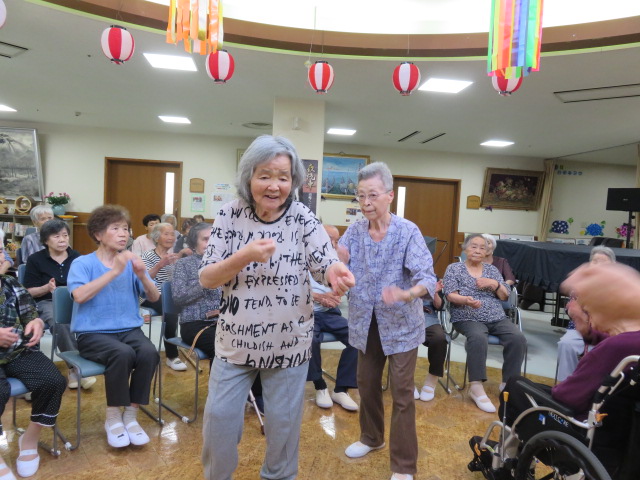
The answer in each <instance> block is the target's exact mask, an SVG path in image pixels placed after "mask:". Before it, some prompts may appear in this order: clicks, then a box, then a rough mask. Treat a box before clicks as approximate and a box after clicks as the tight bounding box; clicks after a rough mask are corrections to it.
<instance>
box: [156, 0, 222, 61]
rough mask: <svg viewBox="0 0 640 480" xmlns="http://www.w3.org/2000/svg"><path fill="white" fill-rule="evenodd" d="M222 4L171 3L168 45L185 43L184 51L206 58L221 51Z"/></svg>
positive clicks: (208, 0)
mask: <svg viewBox="0 0 640 480" xmlns="http://www.w3.org/2000/svg"><path fill="white" fill-rule="evenodd" d="M222 40H223V30H222V1H220V0H171V2H170V4H169V22H168V25H167V43H174V44H175V43H178V42H180V41H183V42H184V49H185V50H186V51H187V52H189V53H192V52H196V53H199V54H200V55H207V54H209V53H214V52H216V51H217V50H218V49H219V48H222Z"/></svg>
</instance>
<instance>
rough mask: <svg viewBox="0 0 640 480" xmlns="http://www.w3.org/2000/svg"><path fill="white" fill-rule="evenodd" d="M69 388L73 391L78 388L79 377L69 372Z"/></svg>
mask: <svg viewBox="0 0 640 480" xmlns="http://www.w3.org/2000/svg"><path fill="white" fill-rule="evenodd" d="M67 386H68V387H69V388H71V389H75V388H78V376H77V375H76V374H75V373H72V372H69V381H68V382H67Z"/></svg>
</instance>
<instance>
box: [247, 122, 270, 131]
mask: <svg viewBox="0 0 640 480" xmlns="http://www.w3.org/2000/svg"><path fill="white" fill-rule="evenodd" d="M242 126H243V127H246V128H251V129H253V130H269V129H270V128H271V127H273V125H272V124H271V123H267V122H247V123H243V124H242Z"/></svg>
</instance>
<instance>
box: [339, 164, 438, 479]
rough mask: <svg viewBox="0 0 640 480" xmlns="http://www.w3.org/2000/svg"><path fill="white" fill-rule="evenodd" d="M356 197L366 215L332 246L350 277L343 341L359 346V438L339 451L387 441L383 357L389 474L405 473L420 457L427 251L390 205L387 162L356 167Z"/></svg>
mask: <svg viewBox="0 0 640 480" xmlns="http://www.w3.org/2000/svg"><path fill="white" fill-rule="evenodd" d="M357 199H358V201H359V202H360V207H361V208H362V213H363V214H364V216H365V218H364V219H363V220H360V221H358V222H356V223H354V224H353V225H351V226H350V227H349V228H348V229H347V231H346V232H345V234H344V236H343V237H342V238H341V239H340V243H339V246H338V254H339V255H340V258H341V259H342V260H343V261H344V262H348V265H349V268H350V269H351V271H352V272H353V274H354V277H355V280H356V286H355V287H354V288H353V289H352V290H351V293H350V296H349V342H350V343H351V345H353V346H354V347H355V348H357V349H358V350H359V352H358V376H357V378H358V389H359V390H360V440H359V441H357V442H355V443H354V444H352V445H350V446H349V447H348V448H347V449H346V451H345V454H346V455H347V456H348V457H351V458H356V457H362V456H364V455H366V454H367V453H369V452H370V451H372V450H375V449H378V448H382V447H384V446H385V443H384V408H383V403H382V390H381V388H380V384H381V381H382V371H383V369H384V365H385V362H386V360H387V358H388V359H389V375H390V376H391V396H392V398H393V413H392V415H391V432H390V438H389V443H390V455H391V471H392V472H393V473H392V476H391V479H392V480H410V479H412V478H413V475H414V474H415V473H416V471H417V459H418V439H417V435H416V422H415V420H416V419H415V404H414V398H413V391H414V383H413V377H414V373H415V367H416V359H417V357H418V346H419V345H420V344H421V343H422V342H424V340H425V323H424V316H423V308H422V300H421V299H420V297H422V296H424V295H427V294H429V295H430V296H431V297H433V295H435V284H436V277H435V274H434V272H433V259H432V258H431V254H430V253H429V250H428V249H427V246H426V244H425V241H424V237H423V236H422V234H421V233H420V230H419V229H418V227H417V226H416V225H415V224H413V223H411V222H410V221H408V220H405V219H403V218H400V217H397V216H395V215H393V214H392V213H390V211H389V206H390V205H391V202H392V200H393V177H392V176H391V172H390V171H389V168H388V167H387V165H385V164H384V163H381V162H376V163H372V164H371V165H368V166H366V167H364V168H363V169H362V170H360V172H359V173H358V189H357Z"/></svg>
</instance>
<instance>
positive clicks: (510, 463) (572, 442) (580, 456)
mask: <svg viewBox="0 0 640 480" xmlns="http://www.w3.org/2000/svg"><path fill="white" fill-rule="evenodd" d="M639 362H640V355H634V356H629V357H626V358H625V359H623V360H622V361H620V363H619V364H618V365H617V366H616V368H615V369H614V370H613V372H611V374H610V375H608V376H607V378H605V380H604V382H603V383H602V385H601V386H600V388H599V389H598V391H597V392H596V394H595V395H594V398H593V403H592V405H591V409H590V410H589V413H588V416H587V419H586V420H582V421H581V420H578V419H576V418H575V417H574V416H573V412H572V411H571V410H570V409H568V408H567V407H565V406H564V405H562V404H560V403H558V402H556V401H555V400H553V398H552V397H551V395H550V394H548V393H547V392H545V391H543V390H540V389H539V388H536V387H534V386H533V385H532V384H530V383H527V382H526V380H523V379H519V380H517V381H516V382H517V385H518V387H521V388H520V393H522V394H523V395H524V397H525V398H526V401H528V403H530V407H528V408H526V409H524V410H523V411H522V412H521V413H520V414H518V415H517V417H516V418H515V420H513V421H511V422H507V414H508V408H509V398H508V397H509V394H508V392H503V399H504V401H505V402H504V408H505V410H504V412H505V414H504V415H503V418H502V421H499V420H498V421H494V422H492V423H491V424H490V425H489V427H488V428H487V431H486V433H485V434H484V436H483V437H479V436H476V437H473V438H471V439H470V441H469V445H470V446H471V450H472V451H473V453H474V457H473V460H472V461H471V462H470V463H469V465H468V468H469V470H471V471H472V472H482V474H483V475H484V477H485V478H486V479H488V480H514V479H515V480H535V479H540V480H542V479H545V480H547V479H548V480H552V479H553V480H562V479H564V480H631V479H634V480H637V479H639V478H640V364H639ZM508 423H511V424H510V425H508ZM496 434H497V438H499V440H497V441H496V440H491V439H490V437H491V438H496Z"/></svg>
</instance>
